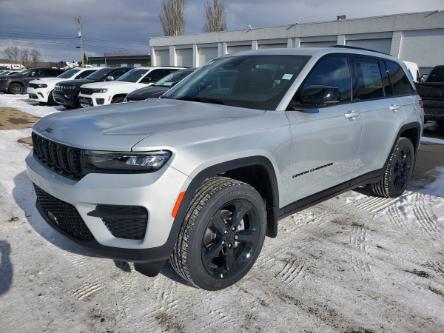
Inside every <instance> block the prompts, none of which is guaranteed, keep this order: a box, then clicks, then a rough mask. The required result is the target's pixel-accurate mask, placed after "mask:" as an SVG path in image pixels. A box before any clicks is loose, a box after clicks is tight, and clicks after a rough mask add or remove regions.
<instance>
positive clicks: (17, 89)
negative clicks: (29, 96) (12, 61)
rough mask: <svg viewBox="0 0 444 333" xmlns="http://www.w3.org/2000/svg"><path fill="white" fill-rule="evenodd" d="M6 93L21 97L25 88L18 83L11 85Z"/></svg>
mask: <svg viewBox="0 0 444 333" xmlns="http://www.w3.org/2000/svg"><path fill="white" fill-rule="evenodd" d="M8 92H9V93H10V94H13V95H22V94H24V93H25V88H24V87H23V86H22V85H21V84H20V83H11V84H10V85H9V89H8Z"/></svg>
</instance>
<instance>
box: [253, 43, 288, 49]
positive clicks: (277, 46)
mask: <svg viewBox="0 0 444 333" xmlns="http://www.w3.org/2000/svg"><path fill="white" fill-rule="evenodd" d="M258 48H259V49H281V48H287V44H286V43H282V44H259V45H258Z"/></svg>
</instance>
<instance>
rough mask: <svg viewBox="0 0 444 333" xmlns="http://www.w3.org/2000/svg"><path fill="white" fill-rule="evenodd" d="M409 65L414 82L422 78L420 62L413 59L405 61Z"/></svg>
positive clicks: (408, 68)
mask: <svg viewBox="0 0 444 333" xmlns="http://www.w3.org/2000/svg"><path fill="white" fill-rule="evenodd" d="M403 62H404V64H405V65H406V67H407V71H408V74H410V78H411V79H412V80H413V82H418V81H419V80H420V78H421V74H420V73H419V67H418V64H417V63H415V62H412V61H403Z"/></svg>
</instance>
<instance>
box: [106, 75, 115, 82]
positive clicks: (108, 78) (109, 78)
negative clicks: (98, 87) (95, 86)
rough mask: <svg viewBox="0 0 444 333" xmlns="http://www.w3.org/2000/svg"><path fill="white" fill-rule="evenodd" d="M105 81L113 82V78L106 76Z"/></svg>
mask: <svg viewBox="0 0 444 333" xmlns="http://www.w3.org/2000/svg"><path fill="white" fill-rule="evenodd" d="M106 81H114V76H112V75H109V76H107V77H106Z"/></svg>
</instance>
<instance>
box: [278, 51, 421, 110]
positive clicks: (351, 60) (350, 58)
mask: <svg viewBox="0 0 444 333" xmlns="http://www.w3.org/2000/svg"><path fill="white" fill-rule="evenodd" d="M332 56H344V57H347V60H348V66H349V69H350V74H351V85H352V86H351V88H352V89H351V98H350V101H349V102H340V103H337V104H335V105H333V106H336V105H347V104H352V103H361V102H367V101H378V100H381V99H386V98H397V97H406V96H414V95H417V92H416V89H415V88H414V87H413V86H412V83H411V82H410V80H409V82H410V86H411V87H412V93H411V94H403V95H395V94H394V89H393V84H392V82H391V81H390V76H389V75H388V69H387V63H386V62H387V61H391V62H394V63H395V64H397V65H398V66H400V67H401V70H402V71H403V72H404V75H406V76H407V74H406V73H405V71H404V68H403V67H402V66H401V65H400V64H399V63H398V62H397V61H394V60H391V59H387V58H383V57H377V56H373V55H371V56H370V55H367V54H359V53H328V54H326V55H323V56H322V57H321V58H319V59H318V60H317V61H316V62H315V64H314V65H313V66H312V67H311V69H310V72H308V74H307V75H306V76H305V78H304V80H303V81H302V83H301V84H300V85H299V87H298V90H296V92H295V94H294V95H293V97H292V99H291V100H290V102H289V103H288V105H287V107H286V109H285V110H286V111H293V110H291V109H289V107H290V105H291V104H292V101H293V99H294V98H295V97H296V96H297V95H298V94H300V93H301V91H300V89H301V88H302V87H303V85H304V83H305V82H306V80H307V78H308V77H309V76H310V74H311V73H312V72H313V70H314V69H315V67H316V66H317V65H318V64H319V62H321V61H322V60H324V59H325V58H328V57H332ZM355 58H370V59H375V60H376V61H377V62H378V67H379V72H380V74H381V81H382V88H383V93H384V95H383V96H382V97H377V98H369V99H364V100H356V101H355V98H354V97H355V96H354V94H355V91H354V89H355V84H356V82H355V81H356V77H355V70H354V68H353V67H354V66H353V65H354V61H355ZM381 62H382V63H384V69H385V72H386V73H385V75H386V76H387V79H388V80H389V83H390V86H391V87H392V95H391V96H387V94H386V92H385V87H384V75H383V72H382V68H381ZM407 78H408V76H407ZM329 107H332V106H329V105H328V106H320V107H317V108H318V109H323V108H329Z"/></svg>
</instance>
